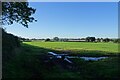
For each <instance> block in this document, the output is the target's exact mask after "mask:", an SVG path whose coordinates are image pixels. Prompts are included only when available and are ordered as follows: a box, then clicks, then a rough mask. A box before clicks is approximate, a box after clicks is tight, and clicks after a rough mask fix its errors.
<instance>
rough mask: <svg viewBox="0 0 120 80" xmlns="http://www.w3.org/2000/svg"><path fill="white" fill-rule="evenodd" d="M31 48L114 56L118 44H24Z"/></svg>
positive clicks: (37, 42)
mask: <svg viewBox="0 0 120 80" xmlns="http://www.w3.org/2000/svg"><path fill="white" fill-rule="evenodd" d="M24 43H25V44H29V45H32V46H37V47H41V48H45V49H52V50H56V51H63V52H68V53H69V52H71V53H73V54H86V55H87V54H89V55H94V54H98V55H100V54H104V55H105V54H107V55H114V54H117V53H118V44H116V43H111V42H109V43H102V42H99V43H94V42H40V41H33V42H24Z"/></svg>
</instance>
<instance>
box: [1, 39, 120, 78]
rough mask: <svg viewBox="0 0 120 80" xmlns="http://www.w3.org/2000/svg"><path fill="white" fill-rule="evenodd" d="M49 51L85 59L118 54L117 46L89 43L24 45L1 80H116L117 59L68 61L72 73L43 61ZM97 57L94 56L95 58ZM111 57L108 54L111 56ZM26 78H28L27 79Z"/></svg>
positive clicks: (5, 70) (6, 65) (59, 65)
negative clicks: (70, 63)
mask: <svg viewBox="0 0 120 80" xmlns="http://www.w3.org/2000/svg"><path fill="white" fill-rule="evenodd" d="M49 51H53V52H56V53H62V52H66V53H69V54H70V53H72V54H81V55H83V54H84V56H87V55H90V56H93V55H95V56H97V55H99V54H102V55H105V54H109V55H112V54H118V52H117V51H118V44H115V43H88V42H40V41H33V42H23V43H22V44H21V47H20V48H18V49H17V50H15V53H16V55H15V56H14V57H13V58H12V60H9V62H8V63H7V64H5V66H4V67H3V68H4V69H3V72H4V73H3V77H6V78H13V79H36V78H37V79H44V80H48V79H57V80H58V79H68V78H70V79H80V80H91V79H92V80H97V79H100V80H103V79H106V80H119V75H118V74H119V72H118V66H119V64H118V57H117V56H116V57H109V58H106V59H104V60H100V61H84V60H81V59H71V61H73V62H74V63H75V65H74V67H75V69H69V68H65V67H63V65H62V62H60V63H54V62H51V61H48V62H47V63H46V62H44V61H45V59H46V56H47V55H46V54H47V53H48V52H49ZM96 53H97V54H96ZM110 53H111V54H110ZM26 76H27V77H26Z"/></svg>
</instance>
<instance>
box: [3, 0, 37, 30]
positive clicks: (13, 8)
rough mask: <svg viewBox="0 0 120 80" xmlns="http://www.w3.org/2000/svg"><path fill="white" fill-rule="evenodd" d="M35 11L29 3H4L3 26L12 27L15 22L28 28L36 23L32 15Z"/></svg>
mask: <svg viewBox="0 0 120 80" xmlns="http://www.w3.org/2000/svg"><path fill="white" fill-rule="evenodd" d="M35 11H36V10H35V9H34V8H32V7H29V4H28V2H3V3H2V24H3V25H5V24H8V25H11V24H13V22H17V23H20V24H22V25H23V26H25V27H27V28H28V23H29V22H33V21H36V20H35V19H34V18H33V17H31V15H32V14H34V13H35Z"/></svg>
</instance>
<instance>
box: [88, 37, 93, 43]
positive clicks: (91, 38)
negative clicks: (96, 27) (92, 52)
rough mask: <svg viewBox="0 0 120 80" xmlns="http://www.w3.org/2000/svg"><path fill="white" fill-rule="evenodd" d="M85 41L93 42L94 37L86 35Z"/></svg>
mask: <svg viewBox="0 0 120 80" xmlns="http://www.w3.org/2000/svg"><path fill="white" fill-rule="evenodd" d="M86 41H87V42H95V37H86Z"/></svg>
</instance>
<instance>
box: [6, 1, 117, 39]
mask: <svg viewBox="0 0 120 80" xmlns="http://www.w3.org/2000/svg"><path fill="white" fill-rule="evenodd" d="M30 6H31V7H33V8H35V9H36V13H35V14H34V15H32V16H33V17H34V18H35V19H37V22H34V23H30V24H29V28H25V27H23V26H22V25H20V24H18V23H14V24H13V25H9V26H7V25H5V28H6V31H7V32H8V33H12V34H14V35H16V36H21V37H24V38H53V37H56V36H57V37H59V38H83V37H87V36H94V37H100V38H101V37H103V38H106V37H108V38H117V37H118V3H116V2H30Z"/></svg>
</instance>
